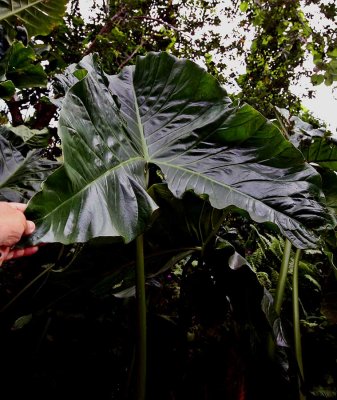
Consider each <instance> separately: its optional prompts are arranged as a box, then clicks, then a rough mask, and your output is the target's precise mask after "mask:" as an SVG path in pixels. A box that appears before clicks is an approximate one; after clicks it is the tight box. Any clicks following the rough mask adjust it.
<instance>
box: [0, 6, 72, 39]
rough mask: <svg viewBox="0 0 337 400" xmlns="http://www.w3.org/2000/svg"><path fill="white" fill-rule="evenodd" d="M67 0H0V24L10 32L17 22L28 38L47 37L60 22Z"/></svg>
mask: <svg viewBox="0 0 337 400" xmlns="http://www.w3.org/2000/svg"><path fill="white" fill-rule="evenodd" d="M66 4H67V0H21V1H17V0H1V1H0V24H2V25H4V26H5V28H6V29H7V30H11V29H12V28H13V27H14V26H15V25H16V24H17V20H19V21H20V22H21V23H22V24H23V25H24V26H25V27H26V29H27V30H28V33H29V35H30V36H34V35H48V34H49V33H50V31H51V30H52V29H53V28H54V27H55V26H56V25H58V24H59V23H60V22H61V21H62V17H63V15H64V13H65V11H66Z"/></svg>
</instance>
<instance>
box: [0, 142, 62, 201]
mask: <svg viewBox="0 0 337 400" xmlns="http://www.w3.org/2000/svg"><path fill="white" fill-rule="evenodd" d="M0 151H1V158H0V200H1V201H4V200H5V201H15V202H24V203H26V202H28V200H29V199H30V198H31V197H32V196H33V195H34V194H35V193H36V192H37V191H38V190H40V188H41V184H42V182H43V181H44V180H45V179H46V178H47V176H48V175H50V173H51V172H52V171H53V170H54V169H55V168H56V167H57V166H58V165H57V163H55V162H53V161H49V160H46V159H43V158H42V157H41V155H40V152H39V151H36V150H32V151H30V152H29V153H28V154H27V156H26V157H24V156H23V155H22V154H21V153H20V152H19V151H18V150H16V149H15V148H14V147H13V146H12V145H11V143H10V142H9V141H8V140H7V139H5V138H4V137H3V136H1V135H0Z"/></svg>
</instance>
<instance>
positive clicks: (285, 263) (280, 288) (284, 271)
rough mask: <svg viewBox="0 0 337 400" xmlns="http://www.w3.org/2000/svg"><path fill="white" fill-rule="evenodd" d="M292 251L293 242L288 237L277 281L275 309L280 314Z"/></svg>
mask: <svg viewBox="0 0 337 400" xmlns="http://www.w3.org/2000/svg"><path fill="white" fill-rule="evenodd" d="M290 253H291V243H290V241H289V240H288V239H286V240H285V245H284V250H283V258H282V263H281V269H280V275H279V279H278V282H277V287H276V293H275V311H276V312H277V314H278V315H279V314H280V312H281V307H282V302H283V296H284V290H285V287H286V282H287V275H288V268H289V260H290Z"/></svg>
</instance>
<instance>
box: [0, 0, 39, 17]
mask: <svg viewBox="0 0 337 400" xmlns="http://www.w3.org/2000/svg"><path fill="white" fill-rule="evenodd" d="M44 1H45V0H36V1H34V2H33V3H30V4H27V5H26V6H22V7H20V8H17V9H16V10H12V11H8V12H7V13H5V14H2V16H1V17H0V21H2V20H3V19H6V18H10V17H12V16H13V15H17V14H20V13H21V12H22V11H25V10H27V9H29V8H31V7H35V6H36V5H37V4H40V3H43V2H44Z"/></svg>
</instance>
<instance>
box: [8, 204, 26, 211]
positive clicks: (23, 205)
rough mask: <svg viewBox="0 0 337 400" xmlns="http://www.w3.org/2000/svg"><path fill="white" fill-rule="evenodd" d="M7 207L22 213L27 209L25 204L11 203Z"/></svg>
mask: <svg viewBox="0 0 337 400" xmlns="http://www.w3.org/2000/svg"><path fill="white" fill-rule="evenodd" d="M8 205H9V206H10V207H12V208H15V210H19V211H22V212H24V211H25V210H26V208H27V204H24V203H14V202H13V203H8Z"/></svg>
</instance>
